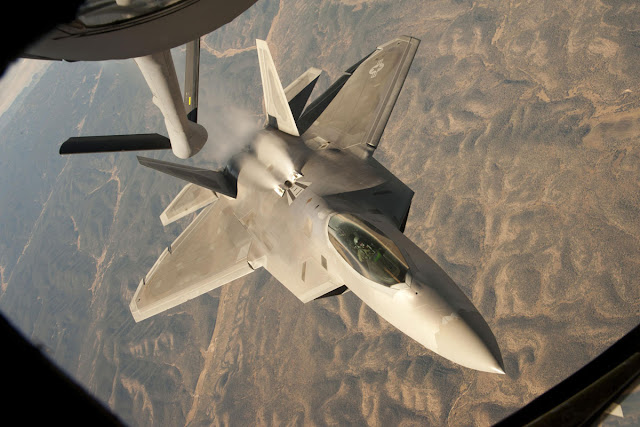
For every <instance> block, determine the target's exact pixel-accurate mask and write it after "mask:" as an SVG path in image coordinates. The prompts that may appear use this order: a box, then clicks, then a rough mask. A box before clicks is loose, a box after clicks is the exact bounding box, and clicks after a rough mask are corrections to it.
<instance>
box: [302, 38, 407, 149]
mask: <svg viewBox="0 0 640 427" xmlns="http://www.w3.org/2000/svg"><path fill="white" fill-rule="evenodd" d="M419 44H420V41H419V40H418V39H414V38H413V37H408V36H403V37H398V38H397V39H395V40H391V41H390V42H388V43H385V44H383V45H382V46H380V47H379V48H378V49H377V50H376V51H375V52H373V53H372V54H371V55H369V56H368V57H366V58H365V59H364V60H363V61H362V62H361V63H358V64H356V65H354V66H353V67H351V68H350V69H349V70H347V72H346V73H345V75H344V76H343V77H341V79H339V80H338V82H336V83H337V84H334V85H333V86H332V87H331V88H329V90H328V91H327V93H325V94H323V95H321V96H320V97H319V98H318V100H316V101H314V103H312V104H311V105H310V106H309V108H307V110H305V112H304V113H303V115H302V117H301V118H300V128H301V129H302V130H304V129H307V126H309V125H310V126H309V127H308V130H307V131H306V132H305V134H304V139H305V141H307V143H308V144H310V145H311V146H313V145H317V146H321V147H327V148H337V149H340V150H347V149H348V150H350V151H352V152H354V153H356V154H358V155H364V153H367V154H369V155H370V154H371V153H372V152H373V151H374V150H375V149H376V147H377V146H378V142H379V141H380V137H381V136H382V132H383V131H384V128H385V126H386V124H387V121H388V120H389V116H390V115H391V111H392V110H393V106H394V105H395V103H396V100H397V99H398V95H399V94H400V89H402V85H403V84H404V80H405V78H406V77H407V73H408V72H409V68H410V67H411V63H412V62H413V57H414V56H415V54H416V50H417V49H418V45H419ZM336 90H337V91H338V92H336ZM325 99H326V100H328V101H330V103H329V104H328V106H326V108H324V106H320V107H321V108H323V109H322V110H320V111H322V112H321V113H320V111H319V108H318V106H319V105H318V104H319V103H322V102H326V101H324V100H325ZM319 113H320V114H319ZM311 120H313V123H312V124H308V122H310V121H311Z"/></svg>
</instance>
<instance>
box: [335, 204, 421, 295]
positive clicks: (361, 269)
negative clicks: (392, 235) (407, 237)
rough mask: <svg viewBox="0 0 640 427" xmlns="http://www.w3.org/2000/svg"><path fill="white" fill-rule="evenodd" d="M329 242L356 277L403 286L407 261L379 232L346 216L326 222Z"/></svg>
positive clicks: (354, 218) (366, 223)
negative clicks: (401, 284)
mask: <svg viewBox="0 0 640 427" xmlns="http://www.w3.org/2000/svg"><path fill="white" fill-rule="evenodd" d="M329 241H330V242H331V244H332V245H333V247H334V248H336V250H337V251H338V253H339V254H340V256H342V258H344V260H345V261H347V263H349V265H350V266H351V267H353V269H354V270H356V271H357V272H358V273H360V274H361V275H363V276H364V277H366V278H367V279H369V280H373V281H374V282H376V283H380V284H381V285H385V286H392V285H395V284H397V283H401V282H404V280H405V277H406V274H407V270H408V269H409V268H408V266H407V263H406V261H405V260H404V258H403V257H402V254H401V253H400V250H399V249H398V247H397V246H396V245H395V244H394V243H393V242H392V241H391V240H390V239H389V238H388V237H386V236H385V235H384V234H382V232H381V231H380V230H378V229H377V228H375V227H374V226H373V225H371V224H369V223H368V222H366V221H364V220H362V219H359V218H356V217H355V216H353V215H349V214H336V215H334V216H332V217H331V219H330V220H329Z"/></svg>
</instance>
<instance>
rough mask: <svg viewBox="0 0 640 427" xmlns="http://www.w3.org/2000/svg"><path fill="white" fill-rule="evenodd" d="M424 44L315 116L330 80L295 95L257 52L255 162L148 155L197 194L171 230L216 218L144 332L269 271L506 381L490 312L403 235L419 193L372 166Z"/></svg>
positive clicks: (148, 312)
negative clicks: (318, 90)
mask: <svg viewBox="0 0 640 427" xmlns="http://www.w3.org/2000/svg"><path fill="white" fill-rule="evenodd" d="M418 44H419V41H418V40H417V39H415V38H411V37H399V38H397V39H395V40H392V41H390V42H388V43H386V44H384V45H382V46H380V47H378V48H377V49H376V50H375V51H373V52H372V53H371V54H370V55H368V56H367V57H365V58H364V59H362V60H361V61H359V62H358V63H357V64H355V65H354V66H352V67H351V68H349V69H348V70H347V71H346V72H345V73H344V74H343V75H342V76H341V77H340V78H339V79H338V80H337V81H336V82H335V83H334V84H333V85H332V86H331V87H330V88H329V89H328V90H327V91H326V92H325V93H323V94H322V95H321V96H319V97H318V98H317V99H316V100H315V101H314V102H312V103H311V104H309V105H308V106H307V108H306V109H305V108H304V107H305V105H306V104H307V101H308V99H309V96H310V94H311V91H312V90H313V87H314V85H315V83H316V81H317V79H318V76H319V74H320V70H317V69H314V68H312V69H310V70H308V71H307V72H305V73H304V74H303V75H302V76H300V77H299V78H298V79H296V80H295V81H294V82H293V83H291V85H289V86H288V87H287V88H286V89H284V88H283V87H282V85H281V83H280V79H279V77H278V73H277V72H276V69H275V66H274V63H273V59H272V57H271V54H270V52H269V49H268V47H267V44H266V43H265V42H264V41H260V40H258V41H257V52H258V58H259V61H260V72H261V77H262V86H263V92H264V105H265V110H266V115H267V124H266V126H265V128H264V130H262V131H260V132H259V133H258V134H257V135H255V138H254V140H253V142H252V144H251V148H250V149H249V150H245V151H243V152H242V153H240V154H238V155H237V156H235V157H234V158H233V159H232V160H231V162H230V164H229V165H228V166H227V167H226V168H225V169H223V170H219V171H212V170H207V169H202V168H194V167H189V166H185V165H180V164H174V163H169V162H164V161H159V160H153V159H149V158H142V157H139V161H140V163H141V164H142V165H144V166H148V167H151V168H153V169H156V170H158V171H161V172H164V173H167V174H170V175H173V176H174V177H177V178H181V179H183V180H186V181H189V182H190V184H187V186H186V187H185V188H184V189H183V190H182V191H181V192H180V193H179V194H178V195H177V197H176V198H175V199H174V200H173V201H172V202H171V204H170V205H169V206H168V207H167V209H166V210H165V211H164V212H163V213H162V215H161V220H162V222H163V224H165V225H166V224H169V223H171V222H173V221H175V220H177V219H179V218H182V217H184V216H185V215H187V214H189V213H192V212H195V211H196V210H198V209H201V208H204V209H203V210H202V212H201V213H200V214H199V215H198V216H197V217H196V218H195V219H194V221H193V222H192V223H191V224H190V225H189V226H188V227H187V228H186V229H185V230H184V232H183V233H182V234H181V235H180V236H179V237H178V238H177V239H176V240H175V241H174V242H173V243H172V244H171V246H170V247H168V248H167V249H166V250H165V251H164V252H163V253H162V255H161V256H160V257H159V259H158V261H157V262H156V263H155V265H154V266H153V267H152V268H151V270H150V271H149V273H148V274H147V275H146V277H144V278H143V279H142V281H141V282H140V285H139V286H138V289H137V291H136V292H135V295H134V297H133V299H132V301H131V305H130V308H131V313H132V314H133V317H134V318H135V320H136V321H141V320H143V319H146V318H148V317H150V316H153V315H156V314H158V313H161V312H163V311H165V310H168V309H170V308H172V307H175V306H176V305H178V304H181V303H183V302H185V301H187V300H190V299H192V298H195V297H197V296H199V295H201V294H203V293H206V292H209V291H211V290H213V289H216V288H218V287H220V286H222V285H224V284H226V283H229V282H231V281H232V280H235V279H238V278H240V277H243V276H245V275H247V274H250V273H251V272H253V271H255V270H257V269H259V268H264V269H266V270H267V271H268V272H269V273H271V274H272V275H273V277H275V278H276V279H277V280H278V281H280V282H281V283H282V284H283V285H284V286H286V287H287V289H289V290H290V291H291V292H292V293H293V294H294V295H295V296H296V297H298V298H299V299H300V301H302V302H304V303H307V302H311V301H313V300H316V299H319V298H324V297H329V296H334V295H339V294H342V293H344V292H348V291H350V292H353V293H354V294H355V295H357V296H358V297H359V298H360V299H361V300H362V301H364V302H365V303H366V304H367V305H368V306H369V307H370V308H372V309H373V310H374V311H375V312H376V313H378V314H379V315H380V316H381V317H383V318H384V319H385V320H387V321H388V322H389V323H391V324H392V325H394V326H395V327H396V328H398V329H399V330H401V331H402V332H404V333H405V334H406V335H408V336H409V337H411V338H413V339H414V340H416V341H418V342H419V343H420V344H422V345H423V346H424V347H426V348H427V349H429V350H431V351H433V352H435V353H437V354H439V355H441V356H443V357H445V358H447V359H449V360H451V361H453V362H456V363H458V364H460V365H463V366H466V367H468V368H471V369H476V370H480V371H486V372H492V373H501V374H502V373H504V372H503V364H502V358H501V356H500V351H499V348H498V345H497V343H496V340H495V338H494V336H493V334H492V332H491V330H490V329H489V327H488V325H487V323H486V322H485V320H484V319H483V318H482V316H481V315H480V313H479V312H478V310H477V309H476V308H475V307H474V306H473V304H472V303H471V302H470V301H469V299H468V298H467V297H466V296H465V294H464V293H463V292H462V291H461V290H460V289H459V288H458V287H457V286H456V284H455V283H454V282H453V280H451V278H450V277H449V276H448V275H447V274H446V273H445V272H444V271H443V270H442V269H441V268H440V267H439V266H438V265H437V264H436V263H435V262H434V261H433V260H432V259H431V258H430V257H429V256H428V255H427V254H425V253H424V252H423V251H422V249H420V248H419V247H418V246H416V245H415V244H414V243H413V242H412V241H411V240H409V239H408V238H407V237H406V236H405V235H404V234H403V230H404V227H405V224H406V221H407V216H408V214H409V207H410V205H411V199H412V197H413V194H414V193H413V191H412V190H411V189H410V188H409V187H407V186H406V185H405V184H404V183H402V182H401V181H400V180H399V179H398V178H396V177H395V176H394V175H393V174H392V173H391V172H389V171H388V170H387V169H385V167H384V166H382V165H381V164H380V163H379V162H378V161H376V160H375V159H374V157H373V154H374V152H375V150H376V147H377V146H378V142H379V141H380V137H381V135H382V132H383V131H384V128H385V125H386V123H387V121H388V119H389V116H390V114H391V110H392V109H393V106H394V104H395V102H396V99H397V97H398V94H399V93H400V89H401V87H402V85H403V83H404V80H405V77H406V75H407V73H408V71H409V67H410V66H411V62H412V61H413V57H414V55H415V52H416V49H417V48H418ZM213 143H214V144H215V142H213Z"/></svg>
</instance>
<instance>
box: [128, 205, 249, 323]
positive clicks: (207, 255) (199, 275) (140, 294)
mask: <svg viewBox="0 0 640 427" xmlns="http://www.w3.org/2000/svg"><path fill="white" fill-rule="evenodd" d="M228 203H229V202H228V201H227V200H224V199H220V200H218V201H217V202H216V203H214V204H213V205H211V206H209V207H207V208H206V209H205V210H203V211H202V213H200V215H198V217H197V218H196V219H195V220H193V222H192V223H191V224H190V225H189V226H188V227H187V228H186V229H185V230H184V232H183V233H182V234H181V235H180V236H179V237H178V238H177V239H176V240H175V241H174V242H173V243H172V244H171V246H169V247H168V248H167V249H165V250H164V252H163V253H162V254H161V255H160V257H159V258H158V260H157V261H156V263H155V264H154V265H153V267H152V268H151V270H150V271H149V273H147V275H146V276H145V277H144V279H142V281H141V282H140V284H139V285H138V289H137V290H136V292H135V294H134V296H133V299H132V300H131V304H130V305H129V308H130V309H131V314H132V315H133V318H134V319H135V321H136V322H139V321H141V320H143V319H146V318H148V317H151V316H153V315H155V314H158V313H161V312H163V311H165V310H168V309H170V308H172V307H175V306H177V305H179V304H182V303H183V302H186V301H188V300H190V299H192V298H195V297H197V296H199V295H202V294H205V293H207V292H210V291H212V290H213V289H216V288H218V287H220V286H222V285H224V284H227V283H229V282H231V281H233V280H235V279H238V278H240V277H243V276H245V275H247V274H249V273H251V272H252V271H253V268H251V266H250V265H249V263H248V262H247V254H248V253H249V248H250V246H251V237H250V236H249V233H247V231H246V230H245V229H244V227H243V226H242V224H241V223H240V221H238V220H237V219H236V217H235V216H234V214H233V212H232V211H231V209H230V207H229V204H228Z"/></svg>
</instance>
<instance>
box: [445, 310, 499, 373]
mask: <svg viewBox="0 0 640 427" xmlns="http://www.w3.org/2000/svg"><path fill="white" fill-rule="evenodd" d="M476 314H477V315H476ZM435 338H436V345H437V350H436V351H437V353H438V354H440V355H441V356H443V357H446V358H447V359H449V360H451V361H452V362H455V363H457V364H459V365H462V366H466V367H467V368H471V369H475V370H478V371H484V372H490V373H495V374H504V365H503V363H502V357H501V355H500V350H499V348H498V344H497V342H496V340H495V337H494V336H493V333H492V332H491V330H490V329H489V326H488V325H487V324H486V322H485V321H484V319H483V318H482V316H480V314H479V313H461V314H460V315H458V314H452V315H451V316H445V317H444V318H443V320H442V325H441V326H440V330H439V331H438V332H437V333H436V336H435Z"/></svg>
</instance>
